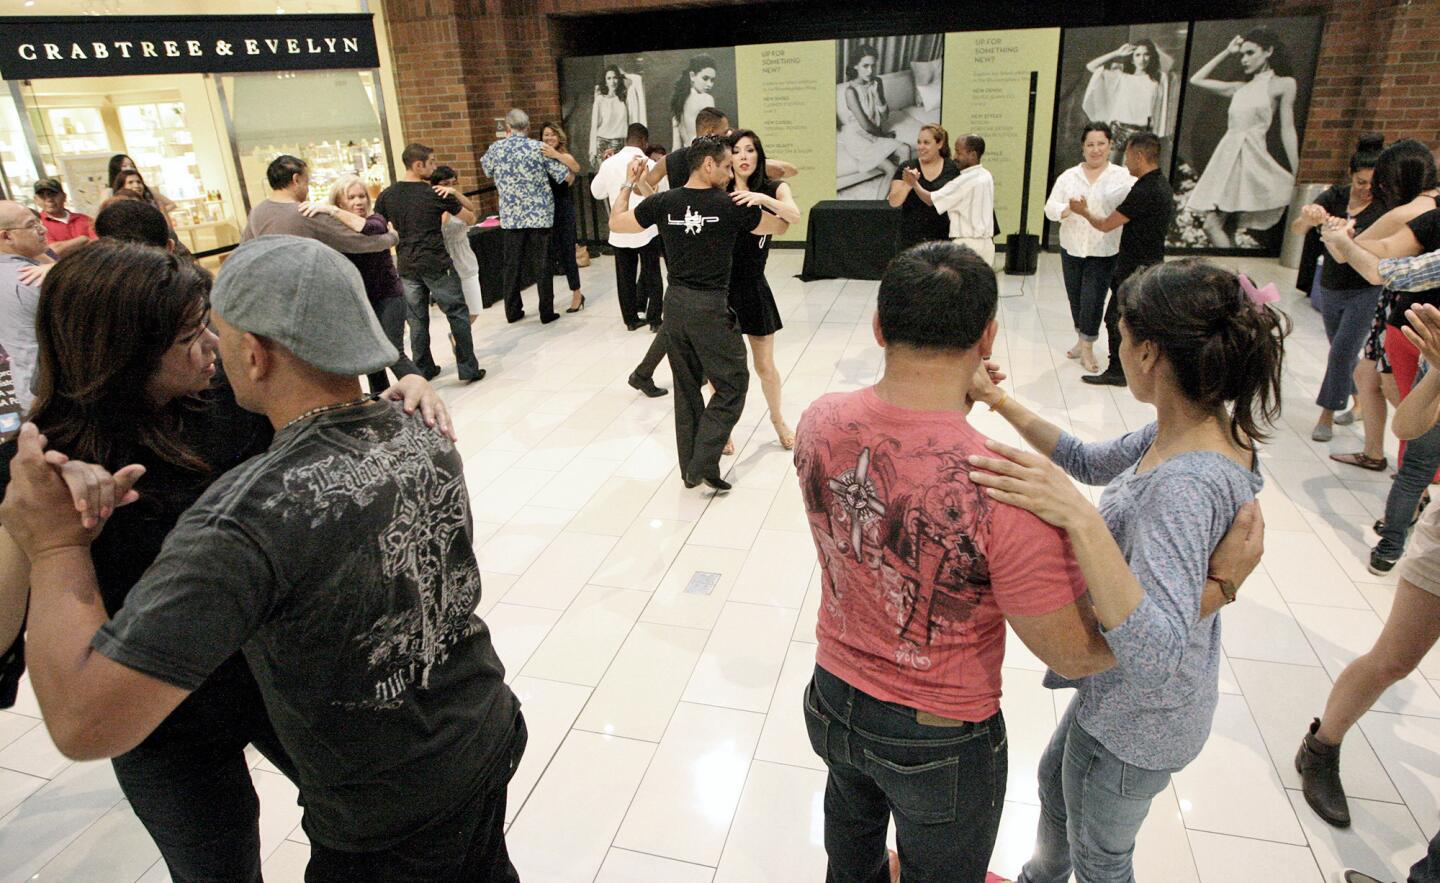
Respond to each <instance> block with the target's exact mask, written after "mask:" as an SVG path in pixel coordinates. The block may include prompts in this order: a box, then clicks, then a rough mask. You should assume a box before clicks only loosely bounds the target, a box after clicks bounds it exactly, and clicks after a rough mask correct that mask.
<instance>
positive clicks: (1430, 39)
mask: <svg viewBox="0 0 1440 883" xmlns="http://www.w3.org/2000/svg"><path fill="white" fill-rule="evenodd" d="M1271 8H1272V10H1273V12H1272V14H1274V15H1316V14H1320V15H1324V16H1325V31H1324V35H1323V36H1322V38H1321V43H1320V61H1319V64H1318V65H1317V67H1316V71H1315V87H1314V91H1313V92H1312V93H1311V100H1310V116H1309V119H1308V121H1307V123H1306V125H1305V141H1304V144H1302V145H1301V157H1300V179H1301V180H1302V181H1329V180H1339V179H1341V178H1343V177H1344V175H1345V172H1346V169H1347V165H1348V163H1349V160H1350V154H1351V153H1353V152H1354V150H1355V139H1356V137H1357V136H1358V135H1360V134H1362V133H1364V132H1380V133H1381V134H1383V135H1384V136H1385V141H1386V143H1389V142H1391V141H1395V140H1397V139H1399V138H1419V139H1420V140H1422V141H1424V142H1426V143H1427V144H1431V145H1434V144H1435V142H1436V135H1437V133H1440V3H1437V2H1434V0H1413V2H1406V0H1274V2H1273V3H1272V4H1271Z"/></svg>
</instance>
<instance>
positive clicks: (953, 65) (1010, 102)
mask: <svg viewBox="0 0 1440 883" xmlns="http://www.w3.org/2000/svg"><path fill="white" fill-rule="evenodd" d="M1059 58H1060V29H1059V28H1031V29H1026V30H1006V31H966V32H963V33H957V34H946V35H945V70H944V99H945V104H944V107H943V109H942V111H941V121H942V123H943V125H944V126H945V128H946V129H948V130H949V132H950V138H951V140H952V141H953V140H954V139H956V138H958V137H960V136H961V135H965V134H970V133H973V134H977V135H979V136H981V137H982V138H984V139H985V157H984V159H983V160H982V162H983V163H984V165H985V167H986V168H987V169H989V170H990V174H992V175H994V176H995V214H996V215H997V216H998V217H999V220H1000V231H1001V234H1002V235H1003V234H1009V233H1016V232H1019V230H1020V199H1021V195H1022V194H1021V190H1022V182H1023V181H1024V173H1025V135H1026V120H1027V114H1028V110H1029V106H1030V73H1031V72H1032V71H1034V72H1035V73H1036V74H1037V77H1036V84H1037V89H1036V95H1035V135H1034V141H1033V142H1032V146H1031V161H1032V162H1031V168H1030V210H1029V219H1028V220H1029V223H1028V227H1029V232H1031V233H1034V234H1036V235H1039V233H1040V232H1041V229H1042V226H1043V224H1044V220H1045V218H1044V208H1045V189H1046V183H1047V182H1046V180H1045V179H1046V173H1047V171H1048V168H1049V160H1050V136H1051V132H1050V130H1051V123H1052V120H1053V119H1054V111H1055V74H1056V68H1057V65H1058V64H1059Z"/></svg>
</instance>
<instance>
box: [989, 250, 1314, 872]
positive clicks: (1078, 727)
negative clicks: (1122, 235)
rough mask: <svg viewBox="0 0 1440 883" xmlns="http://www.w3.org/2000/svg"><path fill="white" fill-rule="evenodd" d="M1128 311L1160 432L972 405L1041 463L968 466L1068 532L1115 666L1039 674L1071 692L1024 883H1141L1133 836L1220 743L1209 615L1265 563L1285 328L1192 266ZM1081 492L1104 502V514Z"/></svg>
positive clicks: (1000, 495)
mask: <svg viewBox="0 0 1440 883" xmlns="http://www.w3.org/2000/svg"><path fill="white" fill-rule="evenodd" d="M1118 296H1119V298H1120V300H1119V304H1120V331H1121V345H1120V359H1121V362H1122V363H1123V364H1124V366H1125V377H1126V379H1127V380H1128V381H1129V388H1130V392H1131V393H1132V394H1133V395H1134V396H1135V398H1136V399H1138V400H1139V401H1141V402H1144V403H1146V404H1150V405H1154V407H1155V411H1156V420H1155V422H1154V423H1152V424H1150V425H1149V426H1146V427H1144V428H1143V429H1140V430H1137V431H1135V432H1132V433H1130V434H1128V435H1125V436H1121V437H1120V438H1117V439H1113V440H1111V441H1106V442H1098V443H1093V444H1087V443H1084V442H1081V441H1080V440H1079V439H1077V438H1075V437H1074V436H1072V435H1070V434H1068V433H1065V432H1062V431H1061V430H1060V428H1059V427H1057V426H1055V425H1053V424H1051V423H1048V422H1046V421H1045V420H1044V419H1042V418H1041V417H1039V416H1037V415H1036V414H1034V413H1033V412H1031V411H1030V410H1028V409H1027V408H1025V407H1024V406H1023V405H1021V404H1019V403H1017V402H1016V401H1015V400H1014V399H1013V398H1011V397H1010V396H1009V395H1008V394H1006V393H1005V392H1003V391H1002V390H1000V389H998V388H997V387H996V386H995V385H994V384H993V383H991V382H990V380H989V377H988V375H986V372H985V370H984V369H983V368H982V369H981V370H980V371H979V372H978V373H977V376H976V385H975V386H974V387H973V388H972V393H971V395H972V397H973V398H974V399H975V400H976V401H983V402H985V403H986V404H988V405H989V406H990V407H991V409H992V410H996V411H998V412H999V413H1000V415H1001V416H1002V417H1004V418H1005V419H1006V420H1007V421H1008V422H1009V423H1010V424H1011V425H1012V426H1014V427H1015V428H1016V429H1017V430H1018V431H1019V432H1020V435H1021V436H1023V437H1024V439H1025V440H1026V442H1028V443H1029V444H1030V446H1031V447H1033V448H1035V449H1036V450H1037V451H1039V454H1035V453H1031V452H1028V451H1021V450H1016V449H1013V448H1010V447H1008V446H1005V445H1001V444H999V443H996V442H991V443H990V446H991V447H992V448H993V449H994V450H996V451H997V452H998V453H999V454H1000V455H1001V456H1002V457H1003V458H1004V459H1001V458H985V457H971V458H970V462H971V464H972V465H973V466H974V467H975V468H977V469H980V470H985V471H983V472H974V473H972V474H971V477H972V478H973V479H974V480H975V481H976V482H977V483H978V484H980V485H983V486H985V487H986V488H988V491H987V493H988V494H989V495H990V496H991V497H992V498H993V499H995V500H998V501H999V502H1002V503H1009V504H1012V505H1015V506H1019V507H1020V508H1022V509H1026V510H1028V511H1030V512H1033V513H1035V514H1036V515H1038V516H1039V517H1040V518H1042V519H1044V520H1045V521H1047V522H1049V523H1050V524H1053V525H1055V526H1056V527H1059V528H1062V529H1064V530H1065V531H1066V533H1067V534H1068V537H1069V540H1070V544H1071V547H1072V548H1073V550H1074V552H1075V558H1076V560H1077V562H1078V563H1079V565H1080V568H1081V570H1082V571H1083V573H1084V576H1085V582H1086V584H1087V585H1088V586H1089V590H1090V598H1091V601H1092V602H1093V605H1094V614H1095V618H1096V620H1098V622H1099V624H1100V627H1101V635H1102V636H1103V637H1104V639H1105V642H1106V643H1107V644H1108V645H1109V647H1110V650H1111V651H1112V652H1113V653H1114V654H1115V659H1116V664H1115V667H1114V668H1111V669H1109V670H1108V671H1105V672H1102V673H1101V674H1098V675H1093V676H1091V677H1087V678H1083V679H1080V680H1078V681H1066V680H1064V679H1062V678H1060V677H1058V676H1057V675H1054V674H1053V673H1051V674H1047V675H1046V679H1045V682H1046V685H1047V686H1050V687H1062V686H1073V687H1078V692H1077V694H1076V696H1075V698H1074V699H1073V700H1072V701H1071V703H1070V708H1069V709H1068V710H1067V711H1066V712H1065V717H1064V720H1062V721H1061V722H1060V725H1059V727H1058V728H1057V729H1056V730H1055V734H1054V736H1053V737H1052V738H1051V740H1050V745H1049V747H1048V748H1047V749H1046V751H1045V754H1044V756H1043V757H1042V759H1041V761H1040V802H1041V810H1040V825H1039V832H1038V834H1037V838H1036V845H1035V853H1034V855H1033V856H1032V858H1031V859H1030V861H1029V862H1027V863H1026V865H1025V868H1024V870H1023V871H1022V872H1021V874H1020V877H1019V879H1020V880H1021V881H1024V883H1062V881H1066V880H1069V879H1070V874H1071V872H1072V871H1073V872H1074V873H1075V877H1076V878H1077V879H1079V880H1087V881H1092V880H1093V881H1100V880H1106V881H1110V880H1116V881H1119V880H1133V879H1134V869H1133V862H1132V859H1133V853H1134V848H1135V835H1136V833H1137V832H1138V831H1139V830H1140V826H1141V824H1142V823H1143V822H1144V820H1145V816H1146V815H1147V814H1148V813H1149V811H1150V803H1151V801H1152V800H1153V799H1154V797H1155V795H1157V794H1159V793H1160V791H1162V790H1163V789H1164V788H1165V787H1166V786H1167V785H1168V784H1169V782H1170V777H1171V776H1172V775H1173V774H1174V773H1175V772H1178V771H1179V770H1181V769H1183V768H1184V767H1185V766H1186V765H1188V764H1189V763H1190V762H1191V761H1192V760H1194V759H1195V757H1196V755H1198V754H1199V753H1200V749H1201V747H1202V746H1204V744H1205V740H1206V738H1207V737H1208V736H1209V733H1210V724H1211V720H1212V718H1213V717H1214V714H1215V708H1216V705H1217V702H1218V698H1219V676H1220V656H1221V650H1220V621H1219V617H1218V616H1216V615H1214V614H1215V612H1216V610H1218V609H1219V607H1220V606H1223V604H1224V603H1225V602H1226V601H1227V600H1232V599H1233V598H1234V593H1235V585H1236V584H1238V583H1239V582H1240V581H1242V580H1243V578H1244V576H1246V575H1248V573H1249V569H1250V568H1253V566H1254V565H1255V564H1256V563H1258V561H1259V558H1260V552H1261V549H1260V546H1261V536H1262V534H1263V524H1261V523H1260V519H1259V517H1258V509H1256V508H1255V506H1254V504H1253V502H1252V501H1253V500H1254V498H1255V495H1256V494H1257V493H1258V492H1259V490H1260V487H1261V485H1262V484H1263V479H1262V478H1261V475H1260V468H1259V466H1260V464H1259V456H1258V453H1257V449H1256V445H1257V443H1258V442H1261V441H1264V439H1265V438H1266V437H1267V434H1268V431H1269V427H1270V426H1271V425H1272V424H1273V423H1274V421H1275V419H1276V418H1277V417H1278V416H1279V413H1280V377H1281V371H1282V363H1283V359H1284V338H1285V335H1286V333H1287V331H1288V320H1287V319H1285V317H1284V316H1283V315H1282V314H1281V313H1279V312H1277V311H1275V310H1272V309H1271V308H1269V307H1267V306H1264V305H1263V303H1262V302H1263V301H1265V300H1267V299H1268V292H1261V291H1257V290H1256V289H1255V286H1254V285H1253V284H1252V283H1251V282H1250V281H1249V280H1248V279H1247V278H1245V277H1244V276H1237V275H1236V274H1234V273H1232V272H1229V271H1227V270H1222V269H1220V268H1218V267H1215V266H1213V265H1210V264H1206V263H1204V262H1201V261H1197V260H1182V261H1176V262H1173V263H1168V264H1157V265H1155V266H1153V267H1151V268H1150V269H1147V270H1145V271H1143V272H1141V273H1139V274H1137V275H1135V276H1132V277H1130V279H1128V280H1127V281H1126V282H1125V284H1124V285H1122V286H1121V288H1120V292H1119V294H1118ZM1276 296H1278V295H1276ZM1042 455H1043V456H1042ZM1052 461H1053V462H1052ZM1067 473H1068V475H1067ZM1072 476H1073V477H1074V478H1076V479H1079V480H1080V481H1084V482H1086V483H1088V484H1092V485H1105V486H1106V488H1105V492H1104V494H1103V495H1102V496H1101V498H1100V506H1099V508H1098V509H1097V508H1096V507H1095V506H1093V505H1091V504H1090V502H1089V500H1087V499H1086V498H1085V497H1084V496H1082V495H1081V493H1080V491H1079V490H1078V489H1077V488H1076V487H1075V485H1074V484H1073V483H1072V482H1071V480H1070V477H1072ZM1242 509H1248V510H1250V511H1248V512H1246V513H1245V514H1244V518H1245V519H1246V520H1247V521H1248V527H1249V530H1248V532H1238V531H1237V532H1236V533H1235V535H1234V536H1232V537H1231V538H1230V539H1229V540H1227V541H1226V542H1227V543H1229V542H1239V543H1240V544H1241V547H1242V548H1244V549H1245V550H1246V551H1245V554H1243V555H1241V556H1240V559H1239V560H1241V561H1242V567H1241V569H1240V571H1238V572H1234V573H1217V572H1214V571H1212V570H1211V566H1210V561H1211V556H1212V554H1213V553H1214V552H1215V550H1216V548H1217V547H1218V546H1219V544H1220V542H1221V539H1222V537H1225V535H1226V533H1227V531H1229V530H1230V528H1231V524H1232V522H1233V521H1235V519H1236V517H1237V515H1240V514H1241V511H1242ZM1250 519H1253V521H1250ZM1243 523H1244V522H1242V524H1243ZM1239 537H1245V538H1246V539H1243V540H1240V539H1237V538H1239ZM1247 565H1248V566H1247Z"/></svg>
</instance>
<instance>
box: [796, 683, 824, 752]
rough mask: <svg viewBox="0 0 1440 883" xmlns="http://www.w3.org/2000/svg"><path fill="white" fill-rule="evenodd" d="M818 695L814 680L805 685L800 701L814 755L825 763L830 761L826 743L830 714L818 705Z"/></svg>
mask: <svg viewBox="0 0 1440 883" xmlns="http://www.w3.org/2000/svg"><path fill="white" fill-rule="evenodd" d="M819 700H820V697H819V695H818V688H816V686H815V681H814V680H813V679H812V680H811V681H810V682H809V683H808V684H806V685H805V694H804V698H803V699H802V702H803V704H804V708H805V732H806V733H807V734H808V735H809V736H810V747H811V748H812V749H813V750H814V751H815V754H816V756H818V757H819V758H820V759H821V760H823V761H825V762H826V763H827V764H828V763H829V762H830V756H829V752H828V747H827V746H828V745H829V741H830V716H829V715H827V714H826V713H825V711H824V710H823V709H822V708H821V707H820V701H819Z"/></svg>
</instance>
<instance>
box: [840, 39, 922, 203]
mask: <svg viewBox="0 0 1440 883" xmlns="http://www.w3.org/2000/svg"><path fill="white" fill-rule="evenodd" d="M879 63H880V53H879V52H877V51H876V50H875V47H874V46H868V45H862V46H860V47H858V48H857V49H856V50H855V61H854V62H853V63H852V64H851V65H850V67H849V68H848V69H847V71H846V73H847V75H848V76H847V79H846V81H845V106H844V109H843V110H841V112H840V119H841V120H842V123H841V126H840V134H839V136H838V137H837V138H836V141H835V146H836V149H838V150H842V151H844V152H845V153H846V154H848V155H849V156H850V159H851V160H852V161H853V165H854V167H855V168H856V169H860V170H865V169H873V168H877V167H878V168H879V169H880V170H881V172H883V173H884V175H885V177H887V178H888V177H890V176H892V175H894V174H895V170H896V169H898V168H899V167H900V165H901V164H902V163H904V162H905V161H906V160H908V159H910V148H909V147H907V146H906V145H904V144H902V143H901V142H900V141H899V140H898V139H896V137H895V132H894V130H893V129H887V128H885V121H886V119H887V118H888V117H889V116H890V105H889V103H888V102H887V101H886V100H885V83H884V82H883V81H881V79H880V73H879V71H878V70H876V66H877V65H879Z"/></svg>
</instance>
